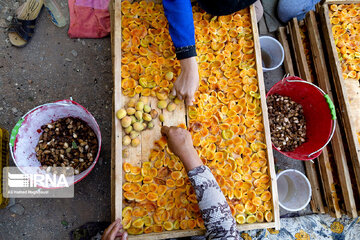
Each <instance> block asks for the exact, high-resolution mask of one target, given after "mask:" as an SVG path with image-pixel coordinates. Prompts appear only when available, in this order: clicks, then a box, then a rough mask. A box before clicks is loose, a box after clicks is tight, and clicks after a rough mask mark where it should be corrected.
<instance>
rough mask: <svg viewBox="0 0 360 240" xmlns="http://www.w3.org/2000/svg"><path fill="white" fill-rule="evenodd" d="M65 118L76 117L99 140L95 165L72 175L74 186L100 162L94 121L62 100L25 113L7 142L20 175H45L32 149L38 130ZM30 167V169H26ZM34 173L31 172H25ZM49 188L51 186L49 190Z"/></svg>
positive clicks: (39, 133)
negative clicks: (86, 125)
mask: <svg viewBox="0 0 360 240" xmlns="http://www.w3.org/2000/svg"><path fill="white" fill-rule="evenodd" d="M64 117H75V118H80V119H81V120H83V121H85V122H86V123H87V124H88V125H89V127H91V128H92V130H93V131H94V133H95V135H96V136H97V139H98V152H97V155H96V158H94V162H93V163H92V164H91V165H90V166H89V167H88V168H87V169H86V170H85V171H83V172H81V173H80V174H77V175H74V178H73V181H74V182H69V184H74V183H77V182H79V181H80V180H82V179H83V178H85V177H86V176H87V175H88V174H89V173H90V172H91V170H92V169H93V168H94V167H95V164H96V162H97V160H98V158H99V155H100V151H101V132H100V128H99V125H98V124H97V122H96V120H95V118H94V117H93V116H92V115H91V113H90V112H88V111H87V110H86V109H85V108H84V107H83V106H81V105H80V104H78V103H76V102H74V101H72V100H68V99H66V100H61V101H57V102H54V103H47V104H44V105H41V106H38V107H36V108H34V109H32V110H30V111H29V112H28V113H26V114H25V115H24V116H23V117H22V118H21V119H20V120H19V122H18V123H17V124H16V126H15V127H14V129H13V131H12V133H11V139H10V153H11V156H12V158H13V160H14V162H15V165H16V166H17V167H18V168H19V169H20V171H21V172H22V173H23V174H34V173H45V170H41V169H40V166H41V163H40V162H39V161H38V159H37V158H36V153H35V147H36V145H37V143H38V141H39V137H40V135H41V133H42V131H40V129H41V126H42V125H44V124H48V123H50V122H52V121H56V120H58V119H60V118H64ZM26 167H32V168H26ZM27 171H33V172H27ZM51 187H52V186H50V188H51Z"/></svg>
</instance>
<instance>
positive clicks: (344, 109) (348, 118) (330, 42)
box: [320, 4, 360, 192]
mask: <svg viewBox="0 0 360 240" xmlns="http://www.w3.org/2000/svg"><path fill="white" fill-rule="evenodd" d="M320 15H321V21H322V28H323V33H324V39H325V43H326V47H327V50H328V53H329V61H330V67H331V71H332V74H333V79H334V83H335V90H336V94H337V97H338V101H339V107H340V110H341V111H340V112H341V116H342V118H341V119H342V122H343V126H344V128H345V134H346V139H347V142H348V146H349V147H348V148H349V152H350V156H351V161H352V164H353V169H354V173H355V181H356V185H357V188H358V191H359V192H360V146H359V142H358V139H357V135H356V125H355V123H356V122H355V119H354V117H355V115H353V118H352V112H351V110H352V108H351V106H350V103H349V97H348V96H349V95H348V94H349V93H348V90H349V89H350V90H351V88H354V89H358V88H359V87H358V86H348V87H347V85H346V83H345V82H344V79H343V77H342V70H341V65H340V61H339V58H338V54H337V50H336V46H335V42H334V38H333V35H332V30H331V24H330V19H329V7H328V5H327V4H324V5H323V7H322V8H321V14H320ZM347 82H351V81H347ZM359 100H360V99H359ZM357 102H360V101H357ZM352 105H354V106H353V107H354V108H360V105H357V104H354V102H352ZM357 116H358V115H357ZM355 118H356V119H357V120H358V119H360V118H359V117H355ZM359 126H360V125H359Z"/></svg>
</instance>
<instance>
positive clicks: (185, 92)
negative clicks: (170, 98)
mask: <svg viewBox="0 0 360 240" xmlns="http://www.w3.org/2000/svg"><path fill="white" fill-rule="evenodd" d="M180 66H181V73H180V75H179V77H178V78H177V79H176V81H175V83H174V88H173V90H172V94H173V95H174V96H175V95H176V96H177V97H178V98H179V99H180V100H183V99H184V100H185V103H186V105H188V106H191V105H192V104H193V101H194V95H195V92H196V90H197V89H198V87H199V71H198V64H197V62H196V58H195V57H190V58H185V59H182V60H180Z"/></svg>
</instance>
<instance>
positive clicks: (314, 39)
mask: <svg viewBox="0 0 360 240" xmlns="http://www.w3.org/2000/svg"><path fill="white" fill-rule="evenodd" d="M334 2H335V3H337V4H340V3H341V4H346V3H353V2H355V1H331V3H334ZM339 2H340V3H339ZM356 2H360V1H356ZM328 4H330V2H329V3H328V2H326V3H325V4H324V5H323V6H322V7H321V18H322V22H321V23H322V24H321V25H322V26H323V32H321V31H319V29H318V26H319V25H320V24H319V23H320V20H319V16H317V14H316V13H315V12H313V11H311V12H309V13H308V14H307V15H306V18H305V21H302V22H300V23H299V22H298V21H297V19H293V20H291V21H290V22H289V24H288V26H287V27H281V28H279V30H278V38H279V40H280V42H281V43H282V45H283V46H284V50H285V60H284V65H285V70H286V72H287V73H289V74H290V75H299V76H300V77H301V78H303V79H304V80H307V81H311V82H314V83H315V84H317V85H318V86H319V87H320V88H322V89H323V90H324V91H325V92H326V93H328V94H329V96H330V97H331V99H332V100H333V102H334V103H335V105H336V107H337V117H338V120H339V121H338V124H337V126H336V131H335V134H334V137H333V139H332V141H331V143H330V144H329V146H328V147H327V148H325V149H324V150H323V153H322V154H321V155H320V157H319V158H318V159H315V160H314V161H312V162H305V169H306V175H307V177H308V178H309V180H310V182H311V185H312V192H313V195H312V199H311V202H310V204H311V208H312V211H313V212H314V213H330V214H331V215H332V216H333V217H336V218H339V217H341V216H342V214H346V215H348V216H349V217H352V218H355V217H357V216H358V212H357V209H358V208H359V206H356V202H358V199H359V194H358V193H359V191H358V189H357V188H358V187H359V185H358V183H359V182H358V179H359V177H358V176H359V171H358V169H359V159H360V158H359V150H356V149H359V143H358V141H357V137H356V130H355V129H354V126H355V125H354V123H352V121H354V120H352V116H354V117H355V116H356V115H352V114H351V113H350V107H349V100H348V98H347V95H346V88H345V85H344V80H343V79H342V72H341V67H340V64H339V60H338V54H337V51H336V48H335V46H334V40H333V38H332V31H331V25H330V22H329V12H328V9H329V6H328ZM321 36H324V39H322V38H321ZM324 40H325V42H326V45H327V47H328V51H327V52H326V51H324V49H323V41H324ZM326 57H328V58H329V59H330V68H331V70H332V73H333V74H332V75H331V74H330V75H329V73H330V71H328V69H329V66H328V61H327V60H326ZM293 63H296V64H295V65H294V64H293ZM334 87H335V89H336V93H334V91H333V89H334ZM352 104H354V103H352ZM357 119H359V116H358V117H357ZM349 153H350V154H349Z"/></svg>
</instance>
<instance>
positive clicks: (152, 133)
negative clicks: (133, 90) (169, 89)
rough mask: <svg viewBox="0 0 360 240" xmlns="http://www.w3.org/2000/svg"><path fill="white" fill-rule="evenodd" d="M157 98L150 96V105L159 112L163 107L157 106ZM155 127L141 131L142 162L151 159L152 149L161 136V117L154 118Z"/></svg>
mask: <svg viewBox="0 0 360 240" xmlns="http://www.w3.org/2000/svg"><path fill="white" fill-rule="evenodd" d="M157 102H158V101H157V99H155V98H154V97H149V105H150V107H151V108H152V109H155V110H156V111H157V112H158V113H159V114H160V113H161V109H159V108H158V107H157ZM152 122H153V123H154V128H153V129H152V130H145V131H143V132H142V133H141V142H142V144H141V162H146V161H149V156H150V150H151V149H153V148H154V142H155V141H157V140H159V139H160V137H161V122H160V120H159V118H158V117H157V118H156V119H153V120H152Z"/></svg>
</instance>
